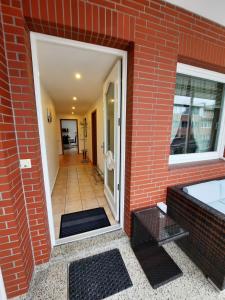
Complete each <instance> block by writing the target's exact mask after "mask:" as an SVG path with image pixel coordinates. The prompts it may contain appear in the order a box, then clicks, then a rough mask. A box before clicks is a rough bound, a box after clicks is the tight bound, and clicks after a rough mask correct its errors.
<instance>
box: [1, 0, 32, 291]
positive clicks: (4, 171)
mask: <svg viewBox="0 0 225 300" xmlns="http://www.w3.org/2000/svg"><path fill="white" fill-rule="evenodd" d="M0 5H1V4H0ZM0 12H1V7H0ZM5 19H7V17H5ZM2 21H3V16H2V13H0V70H1V72H0V124H1V125H0V192H1V194H0V266H1V268H2V273H3V278H4V283H5V286H6V291H7V296H8V297H12V296H16V295H19V294H21V293H24V292H26V291H27V289H28V285H29V281H30V278H31V275H32V272H33V267H34V265H33V254H32V246H31V240H30V235H29V227H28V220H27V216H26V206H25V200H24V193H23V187H22V178H21V173H20V169H19V158H18V154H17V153H18V148H17V144H16V135H15V127H14V119H13V109H12V101H11V97H10V87H9V84H8V82H9V80H8V70H7V61H6V59H5V42H4V38H3V37H4V36H3V27H2ZM8 38H9V37H8Z"/></svg>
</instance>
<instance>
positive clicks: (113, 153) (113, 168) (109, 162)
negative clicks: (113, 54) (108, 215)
mask: <svg viewBox="0 0 225 300" xmlns="http://www.w3.org/2000/svg"><path fill="white" fill-rule="evenodd" d="M120 104H121V60H119V61H117V62H116V64H115V65H114V67H113V69H112V70H111V72H110V74H109V75H108V77H107V79H106V81H105V83H104V157H105V161H104V164H105V172H104V192H105V196H106V198H107V201H108V203H109V205H110V208H111V210H112V213H113V215H114V218H115V219H116V221H119V207H120V205H119V180H120V178H119V173H120Z"/></svg>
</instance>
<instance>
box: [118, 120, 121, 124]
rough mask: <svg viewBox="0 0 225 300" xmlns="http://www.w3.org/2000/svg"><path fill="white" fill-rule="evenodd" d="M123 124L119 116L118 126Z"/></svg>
mask: <svg viewBox="0 0 225 300" xmlns="http://www.w3.org/2000/svg"><path fill="white" fill-rule="evenodd" d="M120 125H121V120H120V118H118V126H120Z"/></svg>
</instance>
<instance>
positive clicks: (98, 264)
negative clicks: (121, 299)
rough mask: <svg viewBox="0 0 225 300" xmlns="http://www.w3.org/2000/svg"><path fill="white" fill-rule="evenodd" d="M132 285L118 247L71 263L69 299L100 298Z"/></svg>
mask: <svg viewBox="0 0 225 300" xmlns="http://www.w3.org/2000/svg"><path fill="white" fill-rule="evenodd" d="M131 286H132V282H131V279H130V276H129V274H128V272H127V269H126V267H125V264H124V262H123V259H122V257H121V255H120V252H119V250H118V249H113V250H110V251H107V252H104V253H101V254H97V255H94V256H90V257H87V258H84V259H81V260H78V261H75V262H72V263H71V264H70V265H69V291H68V292H69V300H78V299H79V300H100V299H104V298H106V297H109V296H111V295H113V294H116V293H118V292H120V291H122V290H125V289H127V288H129V287H131Z"/></svg>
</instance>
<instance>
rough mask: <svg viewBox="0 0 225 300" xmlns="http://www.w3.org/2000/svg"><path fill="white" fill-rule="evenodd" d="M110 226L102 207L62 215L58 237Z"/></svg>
mask: <svg viewBox="0 0 225 300" xmlns="http://www.w3.org/2000/svg"><path fill="white" fill-rule="evenodd" d="M107 226H110V222H109V219H108V217H107V215H106V213H105V210H104V208H103V207H98V208H94V209H88V210H84V211H78V212H75V213H71V214H66V215H62V217H61V224H60V233H59V238H64V237H67V236H71V235H74V234H78V233H83V232H87V231H90V230H95V229H99V228H102V227H107Z"/></svg>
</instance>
